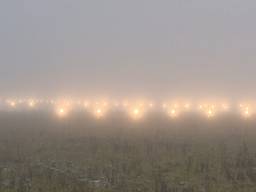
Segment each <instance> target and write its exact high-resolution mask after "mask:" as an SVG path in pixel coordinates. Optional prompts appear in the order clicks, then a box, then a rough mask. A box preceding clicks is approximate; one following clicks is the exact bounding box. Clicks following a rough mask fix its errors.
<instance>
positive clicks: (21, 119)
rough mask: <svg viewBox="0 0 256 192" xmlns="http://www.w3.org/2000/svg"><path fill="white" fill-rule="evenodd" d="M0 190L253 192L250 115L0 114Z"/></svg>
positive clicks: (255, 144) (254, 124)
mask: <svg viewBox="0 0 256 192" xmlns="http://www.w3.org/2000/svg"><path fill="white" fill-rule="evenodd" d="M0 191H1V192H16V191H17V192H23V191H31V192H53V191H55V192H56V191H64V192H65V191H72V192H81V191H86V192H87V191H88V192H94V191H95V192H111V191H113V192H139V191H141V192H144V191H145V192H238V191H239V192H240V191H241V192H242V191H243V192H255V191H256V120H253V119H248V120H244V119H241V117H239V116H235V115H227V116H221V117H214V118H213V119H205V118H203V117H199V116H196V115H187V116H183V117H180V118H178V119H169V118H168V117H165V116H164V115H163V114H153V113H152V114H148V116H147V117H146V118H144V119H141V120H139V121H133V120H131V119H129V117H126V116H125V115H124V114H120V113H116V114H112V115H111V116H108V117H106V118H105V119H101V120H95V119H94V118H93V117H91V116H90V115H89V114H83V113H77V114H73V115H71V116H68V117H67V118H65V119H59V118H57V117H56V116H54V115H53V114H50V113H49V114H47V113H43V112H27V113H24V112H22V113H21V112H1V113H0Z"/></svg>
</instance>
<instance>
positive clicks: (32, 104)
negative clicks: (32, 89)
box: [28, 100, 36, 108]
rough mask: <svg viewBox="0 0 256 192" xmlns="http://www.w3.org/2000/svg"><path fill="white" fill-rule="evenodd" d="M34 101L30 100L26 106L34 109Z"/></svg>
mask: <svg viewBox="0 0 256 192" xmlns="http://www.w3.org/2000/svg"><path fill="white" fill-rule="evenodd" d="M35 105H36V104H35V101H34V100H30V101H29V102H28V106H29V107H31V108H34V107H35Z"/></svg>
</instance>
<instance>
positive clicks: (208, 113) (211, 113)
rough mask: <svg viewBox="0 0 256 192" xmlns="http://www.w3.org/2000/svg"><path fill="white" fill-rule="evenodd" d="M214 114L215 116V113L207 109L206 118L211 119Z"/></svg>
mask: <svg viewBox="0 0 256 192" xmlns="http://www.w3.org/2000/svg"><path fill="white" fill-rule="evenodd" d="M214 114H215V113H214V112H213V111H212V110H211V109H209V110H208V111H207V117H208V118H211V117H213V116H214Z"/></svg>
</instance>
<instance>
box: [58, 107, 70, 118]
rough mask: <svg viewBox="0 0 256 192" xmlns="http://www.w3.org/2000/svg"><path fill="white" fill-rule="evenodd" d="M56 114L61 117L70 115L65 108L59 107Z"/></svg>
mask: <svg viewBox="0 0 256 192" xmlns="http://www.w3.org/2000/svg"><path fill="white" fill-rule="evenodd" d="M56 113H57V115H58V116H59V117H61V118H62V117H66V116H67V115H68V110H67V109H66V108H64V107H59V108H58V109H57V110H56Z"/></svg>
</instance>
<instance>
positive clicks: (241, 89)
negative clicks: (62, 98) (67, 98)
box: [0, 0, 256, 96]
mask: <svg viewBox="0 0 256 192" xmlns="http://www.w3.org/2000/svg"><path fill="white" fill-rule="evenodd" d="M255 20H256V1H255V0H1V1H0V25H1V26H0V91H1V94H18V95H27V94H35V95H40V94H45V95H52V94H74V95H79V94H88V93H90V94H101V93H104V94H111V95H122V94H123V95H125V94H135V95H136V94H145V95H159V96H161V95H166V94H174V95H199V96H201V95H208V94H216V95H223V94H224V95H230V96H233V95H243V94H244V95H256V94H255V93H256V92H255V90H254V89H255V85H256V25H255V22H256V21H255Z"/></svg>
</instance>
